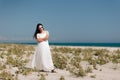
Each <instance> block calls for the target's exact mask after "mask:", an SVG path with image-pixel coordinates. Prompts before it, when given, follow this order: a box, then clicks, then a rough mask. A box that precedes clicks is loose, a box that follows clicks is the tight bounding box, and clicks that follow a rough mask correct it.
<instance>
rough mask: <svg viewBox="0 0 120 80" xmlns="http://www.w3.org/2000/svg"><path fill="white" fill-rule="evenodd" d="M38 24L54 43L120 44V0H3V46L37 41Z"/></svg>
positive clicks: (0, 22) (0, 13) (0, 25)
mask: <svg viewBox="0 0 120 80" xmlns="http://www.w3.org/2000/svg"><path fill="white" fill-rule="evenodd" d="M37 23H42V24H43V25H44V27H45V29H46V30H48V31H49V33H50V38H49V41H50V42H120V0H0V41H1V42H2V41H5V40H11V41H13V40H19V41H27V40H33V38H32V36H33V34H34V31H35V29H36V25H37ZM34 41H35V40H34Z"/></svg>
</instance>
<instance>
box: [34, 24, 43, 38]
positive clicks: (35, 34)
mask: <svg viewBox="0 0 120 80" xmlns="http://www.w3.org/2000/svg"><path fill="white" fill-rule="evenodd" d="M40 25H41V26H42V27H43V25H42V24H41V23H38V24H37V26H36V30H35V33H34V35H33V38H35V39H37V33H41V31H40V30H39V26H40ZM43 29H44V28H43Z"/></svg>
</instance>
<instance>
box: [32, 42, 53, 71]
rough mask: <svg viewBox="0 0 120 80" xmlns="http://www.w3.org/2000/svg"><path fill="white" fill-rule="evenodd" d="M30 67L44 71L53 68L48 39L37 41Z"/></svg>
mask: <svg viewBox="0 0 120 80" xmlns="http://www.w3.org/2000/svg"><path fill="white" fill-rule="evenodd" d="M32 68H36V69H38V70H44V71H51V70H53V69H54V66H53V61H52V56H51V52H50V48H49V44H48V41H43V42H40V43H38V45H37V47H36V50H35V53H34V56H33V60H32Z"/></svg>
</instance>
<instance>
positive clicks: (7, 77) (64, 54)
mask: <svg viewBox="0 0 120 80" xmlns="http://www.w3.org/2000/svg"><path fill="white" fill-rule="evenodd" d="M34 51H35V47H34V46H30V45H21V44H0V65H1V66H0V79H3V80H18V75H19V74H21V75H29V74H31V73H32V72H36V73H38V74H39V71H38V70H35V69H30V68H26V67H25V66H26V64H27V63H28V62H29V61H30V59H29V57H30V56H32V55H33V54H34ZM51 53H52V58H53V63H54V66H55V67H56V68H58V69H62V70H68V71H69V72H70V73H71V74H73V75H75V76H77V77H84V76H86V75H87V74H88V73H92V70H93V69H96V70H97V65H104V64H106V63H109V62H112V63H114V64H118V63H120V50H115V51H113V52H111V51H109V50H107V49H93V48H84V49H83V48H69V47H55V46H54V47H52V48H51ZM83 61H84V62H87V63H88V65H86V67H85V66H83V65H82V64H81V63H82V62H83ZM12 68H17V69H16V71H15V72H14V73H12V72H10V71H9V70H10V69H12ZM116 68H117V67H115V68H114V69H116ZM6 70H8V71H6ZM101 71H102V70H101ZM38 77H39V80H46V78H45V76H44V75H42V74H40V76H38ZM91 77H92V78H95V75H92V76H91ZM60 80H65V78H64V75H62V76H60Z"/></svg>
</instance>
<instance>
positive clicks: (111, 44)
mask: <svg viewBox="0 0 120 80" xmlns="http://www.w3.org/2000/svg"><path fill="white" fill-rule="evenodd" d="M20 44H27V45H37V43H36V42H33V43H30V42H26V43H20ZM49 45H55V46H92V47H120V43H82V42H81V43H75V42H69V43H67V42H50V43H49Z"/></svg>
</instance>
